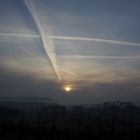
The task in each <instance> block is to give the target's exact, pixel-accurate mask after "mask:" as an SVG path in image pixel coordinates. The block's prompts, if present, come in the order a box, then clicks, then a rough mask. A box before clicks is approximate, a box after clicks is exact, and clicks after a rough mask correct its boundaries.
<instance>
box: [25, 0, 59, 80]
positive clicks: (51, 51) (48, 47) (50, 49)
mask: <svg viewBox="0 0 140 140" xmlns="http://www.w3.org/2000/svg"><path fill="white" fill-rule="evenodd" d="M24 2H25V4H26V6H27V8H28V10H29V12H30V14H31V15H32V17H33V19H34V21H35V23H36V26H37V28H38V31H39V34H40V37H41V41H42V44H43V47H44V49H45V51H46V54H47V55H48V57H49V60H50V63H51V66H52V68H53V70H54V72H55V74H56V76H57V79H58V80H59V81H61V76H60V74H59V71H58V69H57V67H56V65H55V64H57V61H56V54H55V48H54V46H53V42H52V40H51V39H50V38H48V36H46V34H45V32H44V30H43V27H42V25H41V24H40V20H39V19H38V17H37V13H36V10H35V8H34V6H33V3H32V1H31V0H25V1H24Z"/></svg>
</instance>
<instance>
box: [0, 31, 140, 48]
mask: <svg viewBox="0 0 140 140" xmlns="http://www.w3.org/2000/svg"><path fill="white" fill-rule="evenodd" d="M0 36H5V37H8V36H9V37H25V38H35V39H36V38H41V36H40V35H36V34H33V35H32V34H19V33H17V34H16V33H0ZM47 37H48V39H56V40H70V41H86V42H98V43H108V44H116V45H125V46H137V47H140V43H136V42H129V41H120V40H110V39H101V38H88V37H72V36H47Z"/></svg>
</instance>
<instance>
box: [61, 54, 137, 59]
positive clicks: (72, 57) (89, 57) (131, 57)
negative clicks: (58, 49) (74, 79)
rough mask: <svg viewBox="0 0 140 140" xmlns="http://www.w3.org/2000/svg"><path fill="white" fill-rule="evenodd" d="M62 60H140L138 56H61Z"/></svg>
mask: <svg viewBox="0 0 140 140" xmlns="http://www.w3.org/2000/svg"><path fill="white" fill-rule="evenodd" d="M60 57H62V58H63V59H67V58H69V59H140V56H104V55H97V56H94V55H69V56H68V55H62V56H60Z"/></svg>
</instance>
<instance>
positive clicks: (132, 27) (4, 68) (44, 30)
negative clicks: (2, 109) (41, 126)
mask: <svg viewBox="0 0 140 140" xmlns="http://www.w3.org/2000/svg"><path fill="white" fill-rule="evenodd" d="M26 2H27V3H26ZM28 2H29V3H28ZM139 6H140V1H139V0H123V1H122V0H27V1H24V0H0V97H3V96H7V97H14V96H35V97H40V96H43V97H49V98H51V99H52V100H53V101H55V102H57V103H60V104H95V103H101V102H104V101H112V100H123V101H132V102H134V103H136V104H139V103H140V84H139V83H140V30H139V25H140V8H139ZM65 86H69V87H71V91H70V92H66V91H64V87H65Z"/></svg>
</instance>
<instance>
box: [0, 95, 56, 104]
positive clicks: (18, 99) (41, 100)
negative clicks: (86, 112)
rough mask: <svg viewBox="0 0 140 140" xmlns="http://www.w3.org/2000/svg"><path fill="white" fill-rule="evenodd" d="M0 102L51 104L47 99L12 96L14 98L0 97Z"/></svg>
mask: <svg viewBox="0 0 140 140" xmlns="http://www.w3.org/2000/svg"><path fill="white" fill-rule="evenodd" d="M0 101H16V102H40V103H42V102H43V103H49V102H50V103H51V102H53V100H52V99H51V98H49V97H40V96H14V97H6V96H3V97H0Z"/></svg>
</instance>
